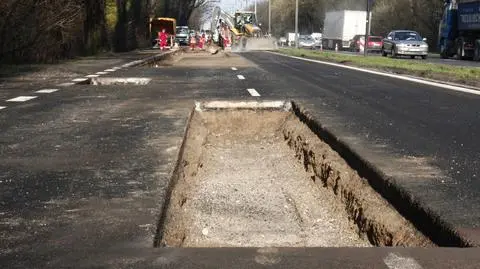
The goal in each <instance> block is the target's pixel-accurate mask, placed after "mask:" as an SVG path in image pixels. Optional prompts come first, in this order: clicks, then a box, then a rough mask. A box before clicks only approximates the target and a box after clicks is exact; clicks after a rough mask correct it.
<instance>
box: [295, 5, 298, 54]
mask: <svg viewBox="0 0 480 269" xmlns="http://www.w3.org/2000/svg"><path fill="white" fill-rule="evenodd" d="M295 48H296V49H298V0H295Z"/></svg>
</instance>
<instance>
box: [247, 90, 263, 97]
mask: <svg viewBox="0 0 480 269" xmlns="http://www.w3.org/2000/svg"><path fill="white" fill-rule="evenodd" d="M247 91H248V92H249V93H250V95H251V96H256V97H258V96H260V94H259V93H258V92H257V91H256V90H255V89H247Z"/></svg>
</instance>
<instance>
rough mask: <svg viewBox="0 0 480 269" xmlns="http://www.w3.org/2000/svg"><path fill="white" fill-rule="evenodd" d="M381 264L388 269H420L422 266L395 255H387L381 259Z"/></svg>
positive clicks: (414, 261)
mask: <svg viewBox="0 0 480 269" xmlns="http://www.w3.org/2000/svg"><path fill="white" fill-rule="evenodd" d="M383 262H384V263H385V265H386V266H387V267H388V268H389V269H422V266H421V265H420V264H418V262H417V261H416V260H415V259H413V258H410V257H402V256H400V255H398V254H395V253H389V254H388V256H387V257H385V258H384V259H383Z"/></svg>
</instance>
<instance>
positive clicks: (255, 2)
mask: <svg viewBox="0 0 480 269" xmlns="http://www.w3.org/2000/svg"><path fill="white" fill-rule="evenodd" d="M254 12H255V18H256V17H257V0H255V11H254Z"/></svg>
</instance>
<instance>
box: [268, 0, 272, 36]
mask: <svg viewBox="0 0 480 269" xmlns="http://www.w3.org/2000/svg"><path fill="white" fill-rule="evenodd" d="M271 2H272V0H268V34H269V35H270V36H271V35H272V6H271V4H270V3H271Z"/></svg>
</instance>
